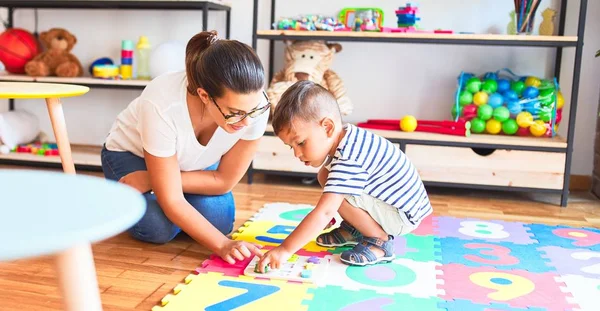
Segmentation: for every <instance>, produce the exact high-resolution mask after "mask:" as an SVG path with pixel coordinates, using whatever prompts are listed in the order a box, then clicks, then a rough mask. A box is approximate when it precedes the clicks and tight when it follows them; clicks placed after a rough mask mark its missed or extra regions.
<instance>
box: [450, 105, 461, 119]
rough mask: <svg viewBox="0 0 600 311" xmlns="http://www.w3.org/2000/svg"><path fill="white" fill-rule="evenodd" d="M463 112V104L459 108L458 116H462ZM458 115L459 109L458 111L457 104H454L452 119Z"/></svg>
mask: <svg viewBox="0 0 600 311" xmlns="http://www.w3.org/2000/svg"><path fill="white" fill-rule="evenodd" d="M462 113H463V106H460V107H459V108H458V116H462ZM456 117H457V111H456V106H452V119H456Z"/></svg>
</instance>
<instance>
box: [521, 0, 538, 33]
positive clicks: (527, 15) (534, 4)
mask: <svg viewBox="0 0 600 311" xmlns="http://www.w3.org/2000/svg"><path fill="white" fill-rule="evenodd" d="M540 2H542V1H541V0H519V1H516V0H515V12H516V21H517V33H520V34H531V33H532V32H533V25H534V24H535V13H536V11H537V9H538V7H539V6H540Z"/></svg>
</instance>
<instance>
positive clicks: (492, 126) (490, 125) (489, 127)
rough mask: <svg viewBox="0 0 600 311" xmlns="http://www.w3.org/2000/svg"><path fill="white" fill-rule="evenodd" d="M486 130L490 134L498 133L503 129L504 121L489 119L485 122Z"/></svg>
mask: <svg viewBox="0 0 600 311" xmlns="http://www.w3.org/2000/svg"><path fill="white" fill-rule="evenodd" d="M485 130H486V131H487V132H488V133H490V134H498V133H500V131H501V130H502V123H500V121H498V120H496V119H489V120H487V122H485Z"/></svg>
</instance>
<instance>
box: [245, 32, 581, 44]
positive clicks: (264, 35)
mask: <svg viewBox="0 0 600 311" xmlns="http://www.w3.org/2000/svg"><path fill="white" fill-rule="evenodd" d="M256 34H257V38H259V39H270V40H328V41H357V42H398V43H402V42H404V43H435V44H464V45H505V46H506V45H514V46H540V47H564V46H576V45H577V36H538V35H531V36H520V35H496V34H458V33H455V34H443V33H439V34H438V33H387V32H356V31H339V32H337V31H301V30H259V31H257V33H256Z"/></svg>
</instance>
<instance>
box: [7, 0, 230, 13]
mask: <svg viewBox="0 0 600 311" xmlns="http://www.w3.org/2000/svg"><path fill="white" fill-rule="evenodd" d="M0 6H5V7H12V8H15V9H16V8H21V9H62V8H66V7H68V8H71V9H149V10H201V9H204V8H206V9H208V10H211V11H212V10H218V11H229V10H231V7H230V6H229V5H228V4H226V3H224V2H222V1H217V0H213V1H210V0H209V1H185V0H181V1H179V0H177V1H159V0H146V1H136V0H127V1H117V0H109V1H96V0H52V1H48V0H8V1H0Z"/></svg>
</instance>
